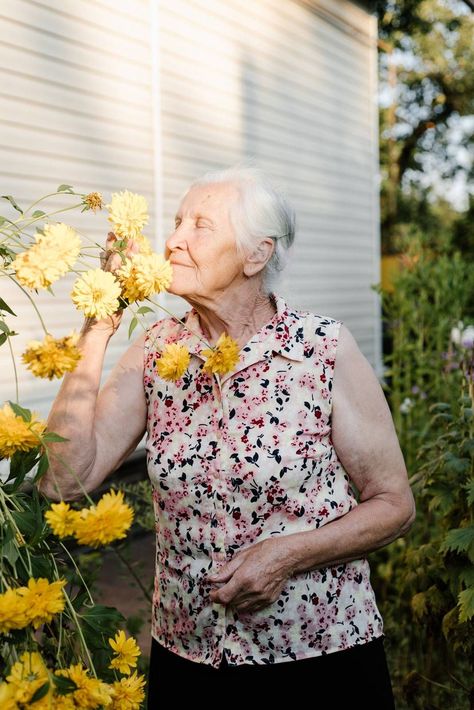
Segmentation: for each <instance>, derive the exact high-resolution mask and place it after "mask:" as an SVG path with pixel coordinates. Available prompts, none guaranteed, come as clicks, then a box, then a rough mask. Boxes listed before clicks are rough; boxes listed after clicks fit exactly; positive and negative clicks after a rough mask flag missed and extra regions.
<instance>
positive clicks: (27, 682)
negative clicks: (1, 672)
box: [2, 651, 53, 707]
mask: <svg viewBox="0 0 474 710" xmlns="http://www.w3.org/2000/svg"><path fill="white" fill-rule="evenodd" d="M48 679H49V678H48V670H47V668H46V665H45V663H44V661H43V659H42V657H41V655H40V654H39V653H38V652H37V651H25V652H24V653H22V655H21V656H20V658H19V660H18V661H16V663H14V664H13V665H12V667H11V669H10V673H9V674H8V675H7V677H6V680H7V681H8V683H9V686H10V692H11V695H12V696H13V698H14V700H15V702H16V703H18V704H19V705H21V704H26V703H29V702H30V700H31V698H32V697H33V695H34V693H36V691H37V690H38V689H39V688H41V686H43V685H44V684H45V682H46V681H47V680H48ZM52 694H53V689H52V688H51V686H50V687H49V690H48V693H47V695H48V696H49V697H51V696H52ZM2 707H3V706H2ZM33 707H34V706H33Z"/></svg>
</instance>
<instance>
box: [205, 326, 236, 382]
mask: <svg viewBox="0 0 474 710" xmlns="http://www.w3.org/2000/svg"><path fill="white" fill-rule="evenodd" d="M201 354H202V355H204V356H206V357H207V360H206V362H205V363H204V365H203V368H202V369H203V370H206V371H207V372H218V373H220V374H221V375H225V373H226V372H229V371H230V370H232V368H233V367H234V366H235V365H236V364H237V363H238V361H239V345H238V343H237V342H236V341H235V340H234V339H233V338H231V337H230V335H227V333H222V335H221V336H220V337H219V340H218V341H217V343H216V344H215V346H214V347H213V348H206V349H205V350H202V352H201Z"/></svg>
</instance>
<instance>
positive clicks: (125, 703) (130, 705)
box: [111, 671, 146, 710]
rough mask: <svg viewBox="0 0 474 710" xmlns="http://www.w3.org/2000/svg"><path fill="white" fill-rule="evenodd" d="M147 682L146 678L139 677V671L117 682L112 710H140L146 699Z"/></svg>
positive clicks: (114, 686) (114, 687)
mask: <svg viewBox="0 0 474 710" xmlns="http://www.w3.org/2000/svg"><path fill="white" fill-rule="evenodd" d="M145 682H146V681H145V676H143V675H137V671H134V672H133V673H132V674H131V675H129V676H126V677H125V678H121V679H120V680H118V681H115V682H114V683H113V685H112V687H113V690H114V699H113V704H112V705H111V710H139V708H140V706H141V703H142V702H143V700H144V698H145V690H144V688H145Z"/></svg>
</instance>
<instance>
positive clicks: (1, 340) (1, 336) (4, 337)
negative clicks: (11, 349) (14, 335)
mask: <svg viewBox="0 0 474 710" xmlns="http://www.w3.org/2000/svg"><path fill="white" fill-rule="evenodd" d="M7 339H8V335H7V334H6V333H0V345H3V343H4V342H5V341H6V340H7Z"/></svg>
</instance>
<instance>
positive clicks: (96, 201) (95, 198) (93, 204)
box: [82, 192, 104, 212]
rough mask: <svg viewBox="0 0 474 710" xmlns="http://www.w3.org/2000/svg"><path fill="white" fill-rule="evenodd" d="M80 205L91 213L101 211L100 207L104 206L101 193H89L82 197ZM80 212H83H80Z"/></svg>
mask: <svg viewBox="0 0 474 710" xmlns="http://www.w3.org/2000/svg"><path fill="white" fill-rule="evenodd" d="M82 203H83V205H84V206H85V208H86V209H88V210H92V211H93V212H95V211H96V210H101V209H102V207H103V206H104V201H103V199H102V193H101V192H89V194H88V195H85V196H84V197H83V199H82ZM82 212H84V210H82Z"/></svg>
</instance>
